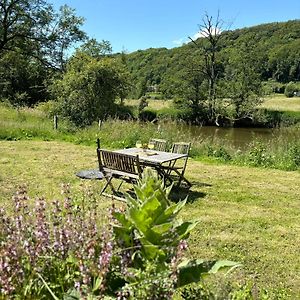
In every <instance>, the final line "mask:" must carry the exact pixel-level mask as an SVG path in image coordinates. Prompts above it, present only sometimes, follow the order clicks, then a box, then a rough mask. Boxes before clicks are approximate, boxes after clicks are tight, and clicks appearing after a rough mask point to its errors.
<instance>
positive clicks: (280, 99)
mask: <svg viewBox="0 0 300 300" xmlns="http://www.w3.org/2000/svg"><path fill="white" fill-rule="evenodd" d="M261 107H263V108H266V109H268V110H277V111H300V97H292V98H287V97H286V96H285V95H282V94H274V95H272V96H268V97H266V98H265V101H264V103H263V104H262V105H261Z"/></svg>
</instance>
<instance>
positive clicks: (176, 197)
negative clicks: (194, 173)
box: [170, 187, 207, 203]
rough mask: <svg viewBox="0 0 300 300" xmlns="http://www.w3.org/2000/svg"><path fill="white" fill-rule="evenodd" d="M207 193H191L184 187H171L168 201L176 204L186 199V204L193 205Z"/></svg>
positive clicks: (191, 191)
mask: <svg viewBox="0 0 300 300" xmlns="http://www.w3.org/2000/svg"><path fill="white" fill-rule="evenodd" d="M206 195H207V193H204V192H200V191H193V190H191V189H189V188H186V187H173V188H172V190H171V193H170V200H171V201H173V202H175V203H177V202H179V201H180V200H183V199H185V198H186V197H187V203H193V202H195V201H197V200H201V199H202V198H204V197H206Z"/></svg>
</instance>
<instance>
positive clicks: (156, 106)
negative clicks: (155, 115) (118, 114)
mask: <svg viewBox="0 0 300 300" xmlns="http://www.w3.org/2000/svg"><path fill="white" fill-rule="evenodd" d="M147 101H148V108H150V109H152V110H160V109H163V108H168V107H170V106H171V105H172V104H173V102H172V100H154V99H148V100H147ZM125 104H126V105H128V106H138V105H139V100H136V99H128V100H125Z"/></svg>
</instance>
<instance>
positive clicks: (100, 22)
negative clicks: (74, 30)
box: [50, 0, 300, 52]
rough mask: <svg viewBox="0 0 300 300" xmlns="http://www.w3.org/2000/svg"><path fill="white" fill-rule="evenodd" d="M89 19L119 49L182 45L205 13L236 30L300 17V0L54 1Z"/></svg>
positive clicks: (91, 31) (93, 30) (88, 25)
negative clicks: (73, 9)
mask: <svg viewBox="0 0 300 300" xmlns="http://www.w3.org/2000/svg"><path fill="white" fill-rule="evenodd" d="M50 2H52V3H53V4H54V6H55V7H56V8H58V7H59V6H61V5H63V4H67V5H69V6H71V7H73V8H75V9H76V14H77V15H79V16H82V17H84V18H85V25H84V26H83V30H84V31H85V32H86V33H87V34H88V35H89V37H91V38H96V39H97V40H99V41H101V40H103V39H104V40H108V41H110V43H111V45H112V48H113V52H120V51H122V50H124V51H127V52H132V51H136V50H138V49H147V48H151V47H152V48H158V47H166V48H172V47H177V46H180V44H182V43H183V42H186V41H187V37H188V36H194V34H196V33H197V31H198V29H199V28H198V25H199V24H201V21H202V18H203V16H204V14H205V13H206V12H207V13H208V15H211V16H216V15H217V12H218V11H219V14H220V17H221V19H222V20H223V21H224V22H225V24H227V25H226V26H229V25H230V24H231V25H230V29H235V28H243V27H249V26H253V25H258V24H262V23H269V22H281V21H287V20H292V19H300V0H285V1H282V0H230V1H226V0H223V1H222V0H215V1H213V0H182V1H179V0H52V1H51V0H50Z"/></svg>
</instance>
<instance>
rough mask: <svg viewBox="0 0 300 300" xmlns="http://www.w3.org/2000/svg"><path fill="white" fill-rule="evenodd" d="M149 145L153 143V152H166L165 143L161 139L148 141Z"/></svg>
mask: <svg viewBox="0 0 300 300" xmlns="http://www.w3.org/2000/svg"><path fill="white" fill-rule="evenodd" d="M149 143H154V150H157V151H166V148H167V141H166V140H163V139H150V140H149Z"/></svg>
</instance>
